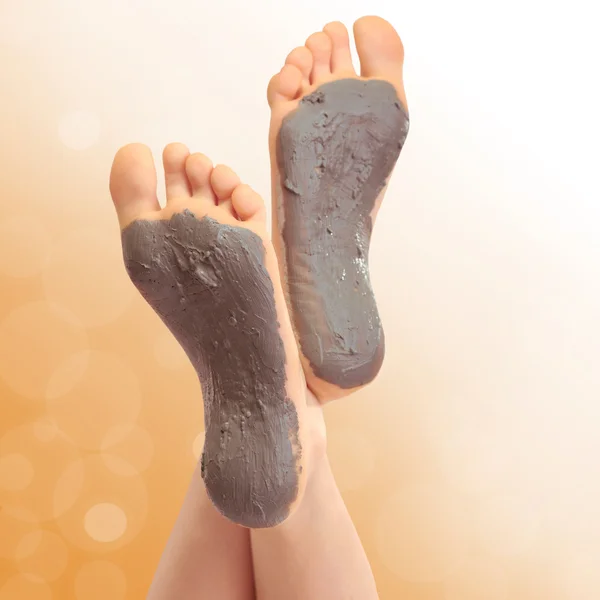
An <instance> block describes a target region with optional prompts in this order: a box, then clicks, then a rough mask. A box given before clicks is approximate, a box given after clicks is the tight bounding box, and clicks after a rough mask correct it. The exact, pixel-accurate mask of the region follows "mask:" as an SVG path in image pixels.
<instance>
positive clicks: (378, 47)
mask: <svg viewBox="0 0 600 600" xmlns="http://www.w3.org/2000/svg"><path fill="white" fill-rule="evenodd" d="M354 37H355V39H356V49H357V51H358V56H359V58H360V71H361V75H362V76H363V77H376V78H380V79H386V80H388V81H389V82H390V83H393V84H394V85H395V86H396V89H397V90H398V95H399V96H400V100H401V101H402V102H403V104H404V106H405V107H406V108H407V103H406V94H405V92H404V85H403V82H402V68H403V65H404V46H403V44H402V40H401V39H400V36H399V35H398V33H397V32H396V30H395V29H394V28H393V27H392V25H391V24H390V23H388V22H387V21H386V20H385V19H382V18H381V17H363V18H362V19H359V20H358V21H356V23H355V24H354Z"/></svg>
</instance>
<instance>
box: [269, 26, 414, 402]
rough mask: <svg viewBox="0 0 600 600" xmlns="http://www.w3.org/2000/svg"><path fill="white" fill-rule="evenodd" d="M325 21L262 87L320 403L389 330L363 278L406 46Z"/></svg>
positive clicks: (400, 114) (276, 211)
mask: <svg viewBox="0 0 600 600" xmlns="http://www.w3.org/2000/svg"><path fill="white" fill-rule="evenodd" d="M354 35H355V38H356V45H357V49H358V54H359V57H360V62H361V74H360V76H358V75H357V74H356V73H355V71H354V67H353V65H352V59H351V54H350V45H349V36H348V31H347V30H346V28H345V27H344V25H342V24H341V23H331V24H329V25H327V26H326V27H325V29H324V31H322V32H319V33H315V34H313V35H311V36H310V37H309V38H308V40H307V41H306V45H305V46H302V47H299V48H296V49H295V50H293V51H292V52H291V53H290V55H289V56H288V58H287V60H286V64H285V66H284V67H283V69H282V70H281V72H280V73H279V74H277V75H275V77H273V79H272V80H271V82H270V84H269V90H268V99H269V104H270V106H271V110H272V118H271V129H270V136H269V146H270V152H271V170H272V185H273V190H272V191H273V220H274V222H273V231H274V242H275V248H276V251H277V255H278V257H279V262H280V268H281V274H282V279H283V281H284V287H285V291H286V298H287V301H288V305H289V308H290V312H291V314H292V321H293V324H294V328H295V334H296V337H297V339H298V341H299V344H300V349H301V354H302V362H303V366H304V371H305V374H306V379H307V384H308V387H309V388H310V389H311V390H312V391H313V392H314V393H315V395H316V396H317V397H318V398H319V400H320V401H321V402H323V401H327V400H332V399H334V398H339V397H341V396H345V395H347V394H349V393H351V392H352V391H354V390H356V389H358V388H360V387H362V386H363V385H366V384H367V383H369V382H370V381H372V380H373V379H374V378H375V376H376V375H377V373H378V372H379V369H380V367H381V363H382V361H383V355H384V336H383V329H382V327H381V322H380V319H379V314H378V311H377V306H376V304H375V299H374V296H373V291H372V288H371V284H370V279H369V271H368V250H369V243H370V236H371V230H372V226H373V222H374V219H375V216H376V214H377V211H378V210H379V207H380V205H381V201H382V199H383V194H384V191H385V187H386V185H387V182H388V180H389V177H390V175H391V172H392V170H393V168H394V165H395V163H396V161H397V159H398V156H399V154H400V150H401V148H402V146H403V144H404V140H405V138H406V135H407V133H408V109H407V104H406V95H405V93H404V87H403V83H402V69H403V60H404V50H403V46H402V42H401V40H400V38H399V36H398V34H397V33H396V31H395V30H394V28H393V27H392V26H391V25H390V24H389V23H388V22H387V21H384V20H383V19H381V18H379V17H364V18H362V19H359V20H358V21H357V22H356V23H355V25H354Z"/></svg>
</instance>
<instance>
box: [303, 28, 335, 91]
mask: <svg viewBox="0 0 600 600" xmlns="http://www.w3.org/2000/svg"><path fill="white" fill-rule="evenodd" d="M306 47H307V48H308V49H309V50H310V51H311V52H312V55H313V68H312V72H311V74H310V82H311V83H313V84H314V83H319V82H321V81H323V80H326V79H328V77H329V76H330V75H331V39H330V37H329V36H328V35H327V34H326V33H323V32H322V31H320V32H318V33H313V34H312V35H311V36H310V37H309V38H308V39H307V40H306Z"/></svg>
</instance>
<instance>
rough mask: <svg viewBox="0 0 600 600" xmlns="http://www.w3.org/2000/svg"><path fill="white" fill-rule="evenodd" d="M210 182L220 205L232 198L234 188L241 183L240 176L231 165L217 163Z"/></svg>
mask: <svg viewBox="0 0 600 600" xmlns="http://www.w3.org/2000/svg"><path fill="white" fill-rule="evenodd" d="M210 183H211V185H212V189H213V190H214V192H215V194H216V196H217V199H218V200H219V205H220V204H222V203H223V202H225V201H227V200H231V196H232V194H233V190H235V188H236V187H237V186H238V185H240V178H239V177H238V176H237V174H236V173H235V172H234V171H233V170H232V169H230V168H229V167H226V166H225V165H217V166H216V167H215V168H214V170H213V172H212V175H211V176H210Z"/></svg>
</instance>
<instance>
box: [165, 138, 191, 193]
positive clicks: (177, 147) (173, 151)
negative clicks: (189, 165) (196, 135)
mask: <svg viewBox="0 0 600 600" xmlns="http://www.w3.org/2000/svg"><path fill="white" fill-rule="evenodd" d="M189 155H190V151H189V150H188V148H187V146H184V145H183V144H169V145H168V146H167V147H166V148H165V149H164V152H163V165H164V167H165V185H166V190H167V202H170V201H172V200H174V199H177V198H189V197H190V196H191V188H190V183H189V181H188V176H187V173H186V172H185V164H186V161H187V158H188V156H189Z"/></svg>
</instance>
